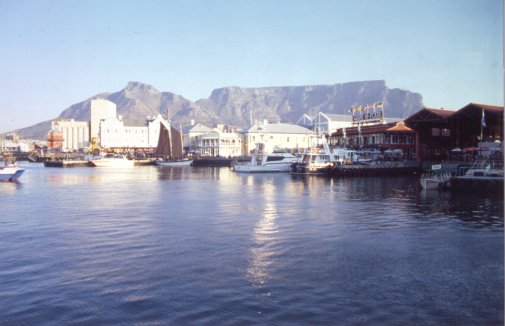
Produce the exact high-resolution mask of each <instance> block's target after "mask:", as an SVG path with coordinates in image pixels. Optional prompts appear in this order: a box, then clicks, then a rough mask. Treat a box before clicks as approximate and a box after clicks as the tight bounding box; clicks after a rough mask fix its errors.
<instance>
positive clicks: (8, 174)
mask: <svg viewBox="0 0 505 326" xmlns="http://www.w3.org/2000/svg"><path fill="white" fill-rule="evenodd" d="M24 172H25V169H22V168H20V167H18V166H17V164H16V163H15V162H13V161H9V160H8V159H4V165H3V166H1V167H0V181H4V182H5V181H17V179H18V178H19V177H20V176H21V175H22V174H23V173H24Z"/></svg>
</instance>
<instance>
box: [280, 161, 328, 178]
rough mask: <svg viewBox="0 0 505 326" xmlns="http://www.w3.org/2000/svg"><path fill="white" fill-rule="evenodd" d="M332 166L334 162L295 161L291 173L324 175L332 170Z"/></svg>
mask: <svg viewBox="0 0 505 326" xmlns="http://www.w3.org/2000/svg"><path fill="white" fill-rule="evenodd" d="M332 167H333V164H331V163H325V164H310V163H302V162H295V163H293V164H291V167H290V171H289V173H291V174H314V175H324V174H329V173H330V172H331V169H332Z"/></svg>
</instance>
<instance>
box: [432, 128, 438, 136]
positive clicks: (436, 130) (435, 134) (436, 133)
mask: <svg viewBox="0 0 505 326" xmlns="http://www.w3.org/2000/svg"><path fill="white" fill-rule="evenodd" d="M431 135H432V136H440V128H431Z"/></svg>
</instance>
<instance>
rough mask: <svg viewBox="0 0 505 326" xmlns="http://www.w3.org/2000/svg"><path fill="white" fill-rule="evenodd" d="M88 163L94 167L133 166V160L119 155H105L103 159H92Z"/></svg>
mask: <svg viewBox="0 0 505 326" xmlns="http://www.w3.org/2000/svg"><path fill="white" fill-rule="evenodd" d="M90 162H91V164H92V165H93V166H96V167H111V168H112V167H113V168H125V167H133V166H134V161H133V160H130V159H128V158H127V157H126V156H124V155H119V154H107V155H105V156H104V157H101V156H99V157H94V158H92V159H91V160H90Z"/></svg>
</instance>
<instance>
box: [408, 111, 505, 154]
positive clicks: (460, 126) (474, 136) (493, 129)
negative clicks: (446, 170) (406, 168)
mask: <svg viewBox="0 0 505 326" xmlns="http://www.w3.org/2000/svg"><path fill="white" fill-rule="evenodd" d="M405 123H406V125H407V126H408V127H410V128H412V129H413V130H414V131H415V132H416V153H417V158H418V159H419V160H428V161H429V160H433V161H441V160H446V159H451V156H455V155H456V154H457V153H459V152H461V153H465V152H467V153H471V152H474V151H475V149H477V152H478V154H479V155H483V154H486V153H484V151H486V150H488V148H486V147H489V146H485V145H482V144H484V143H490V142H493V143H498V144H503V106H494V105H487V104H476V103H470V104H468V105H466V106H464V107H463V108H461V109H459V110H457V111H455V110H447V109H429V108H424V109H422V110H420V111H418V112H416V113H414V114H413V115H411V116H410V117H408V118H407V119H405ZM481 145H482V146H481ZM500 146H501V145H500ZM484 156H485V155H484Z"/></svg>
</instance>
